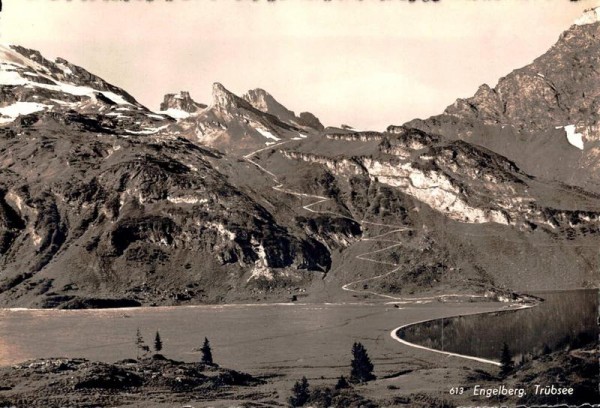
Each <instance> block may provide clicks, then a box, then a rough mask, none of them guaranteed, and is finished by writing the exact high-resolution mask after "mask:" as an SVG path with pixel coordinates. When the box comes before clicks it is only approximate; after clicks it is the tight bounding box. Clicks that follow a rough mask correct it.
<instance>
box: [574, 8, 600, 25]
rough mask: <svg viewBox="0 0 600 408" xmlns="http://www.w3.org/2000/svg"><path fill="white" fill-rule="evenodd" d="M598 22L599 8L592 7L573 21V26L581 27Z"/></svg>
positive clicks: (599, 19) (599, 18) (599, 16)
mask: <svg viewBox="0 0 600 408" xmlns="http://www.w3.org/2000/svg"><path fill="white" fill-rule="evenodd" d="M599 21H600V7H594V8H590V9H587V10H585V11H584V12H583V14H582V15H581V17H579V18H578V19H577V20H575V25H578V26H582V25H587V24H594V23H597V22H599Z"/></svg>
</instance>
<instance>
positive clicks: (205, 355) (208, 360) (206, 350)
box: [200, 337, 213, 364]
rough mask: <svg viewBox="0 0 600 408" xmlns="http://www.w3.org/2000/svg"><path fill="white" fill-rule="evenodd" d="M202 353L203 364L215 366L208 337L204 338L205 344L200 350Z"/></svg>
mask: <svg viewBox="0 0 600 408" xmlns="http://www.w3.org/2000/svg"><path fill="white" fill-rule="evenodd" d="M200 351H201V352H202V362H203V363H204V364H213V357H212V350H211V349H210V342H209V341H208V339H207V338H206V337H205V338H204V344H203V345H202V348H201V349H200Z"/></svg>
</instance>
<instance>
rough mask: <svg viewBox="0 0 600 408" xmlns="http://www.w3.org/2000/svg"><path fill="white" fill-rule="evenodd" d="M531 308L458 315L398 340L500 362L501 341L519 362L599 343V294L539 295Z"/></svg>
mask: <svg viewBox="0 0 600 408" xmlns="http://www.w3.org/2000/svg"><path fill="white" fill-rule="evenodd" d="M535 295H537V296H539V297H541V298H543V299H544V301H543V302H542V303H541V304H540V305H538V306H536V307H533V308H529V309H523V310H513V311H507V312H495V313H486V314H479V315H471V316H458V317H453V318H447V319H439V320H433V321H429V322H424V323H419V324H416V325H413V326H409V327H406V328H404V329H401V330H399V331H398V336H399V337H400V338H402V339H404V340H406V341H408V342H411V343H415V344H419V345H422V346H425V347H430V348H433V349H437V350H443V351H448V352H452V353H459V354H464V355H469V356H477V357H483V358H488V359H492V360H499V359H500V354H501V350H502V345H503V343H506V344H507V345H508V347H509V349H510V350H511V351H512V353H513V355H514V356H515V360H517V361H518V360H519V359H520V357H521V356H522V355H525V356H532V355H539V354H542V353H544V352H547V351H548V350H558V349H561V348H562V349H566V348H569V347H571V348H574V347H577V346H579V345H582V344H588V343H592V342H595V343H597V342H598V333H599V330H598V290H577V291H560V292H544V293H536V294H535Z"/></svg>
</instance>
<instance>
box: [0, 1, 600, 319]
mask: <svg viewBox="0 0 600 408" xmlns="http://www.w3.org/2000/svg"><path fill="white" fill-rule="evenodd" d="M594 13H595V12H594ZM594 15H595V14H594ZM599 29H600V23H598V22H597V21H596V20H595V19H593V18H591V17H589V15H588V16H587V17H586V16H584V18H583V19H581V20H579V21H578V24H576V25H574V26H573V27H571V28H570V29H569V30H567V31H566V32H565V33H564V34H563V35H562V36H561V37H560V39H559V41H558V42H557V44H556V45H555V46H554V47H552V48H551V49H550V50H549V51H548V52H547V53H546V54H544V55H543V56H541V57H540V58H538V59H536V60H535V61H534V62H533V63H532V64H530V65H528V66H527V67H524V68H522V69H519V70H516V71H514V72H513V73H511V74H509V75H507V76H506V77H504V78H502V79H501V80H500V81H499V83H498V85H497V86H496V87H495V88H490V87H488V86H482V87H481V88H480V90H479V91H478V92H477V93H476V95H475V96H474V97H473V98H470V99H465V100H458V101H457V102H456V103H455V104H453V105H452V106H450V107H449V108H448V109H447V110H446V111H445V112H444V113H443V114H442V115H439V116H436V117H433V118H430V119H427V120H415V121H412V122H410V123H408V124H406V125H404V126H390V127H389V128H388V129H387V130H386V131H385V132H359V131H355V130H353V129H352V128H349V127H348V126H343V127H342V128H332V127H327V128H325V127H324V126H323V125H322V124H321V122H320V121H319V119H317V118H316V117H315V116H314V115H312V114H310V113H306V112H304V113H300V114H299V115H296V114H295V113H294V112H293V111H291V110H289V109H287V108H286V107H285V106H284V105H282V104H281V103H279V102H278V101H277V100H275V98H273V96H271V95H270V94H269V93H267V92H266V91H264V90H260V89H255V90H251V91H249V92H248V93H247V94H245V95H244V96H243V97H239V96H237V95H235V94H233V93H231V92H229V91H228V90H227V89H225V88H224V87H223V86H222V85H220V84H218V83H217V84H215V85H214V87H213V98H212V99H213V100H212V102H211V104H210V105H208V106H207V105H204V104H201V103H198V102H195V101H194V100H193V99H192V98H191V96H190V95H189V93H187V92H181V93H179V94H168V95H167V96H166V97H165V100H164V102H163V104H162V105H161V107H160V111H159V112H158V113H157V112H153V111H151V110H149V109H147V108H146V107H144V106H142V105H141V104H140V103H139V102H137V101H136V100H135V99H134V98H133V97H132V96H131V95H129V94H128V93H127V92H125V91H124V90H122V89H119V88H118V87H115V86H113V85H110V84H109V83H107V82H105V81H103V80H102V79H100V78H98V77H96V76H94V75H93V74H91V73H89V72H88V71H86V70H84V69H83V68H80V67H77V66H75V65H72V64H70V63H68V62H66V61H64V60H61V59H57V60H56V61H54V62H52V61H49V60H47V59H45V58H44V57H42V55H41V54H39V53H38V52H36V51H31V50H28V49H25V48H21V47H5V48H1V49H0V115H1V116H0V122H1V123H0V163H2V167H1V170H0V305H2V306H29V307H31V306H35V307H62V308H79V307H107V306H124V305H127V306H134V305H150V304H181V303H189V302H191V303H201V302H231V301H239V300H243V301H255V300H275V299H277V300H289V299H293V298H298V297H299V296H300V297H303V298H304V297H306V299H309V300H310V299H320V300H335V299H344V300H347V299H350V298H351V296H355V297H363V296H368V295H369V294H370V295H373V296H375V295H376V294H385V295H387V296H392V297H398V296H408V295H414V294H417V293H419V294H423V293H427V294H431V295H441V294H445V293H462V294H465V293H466V294H469V293H475V294H480V295H482V294H484V293H493V292H494V291H496V292H498V291H509V290H536V289H538V290H539V289H554V288H575V287H591V286H598V284H599V283H600V275H599V271H600V265H599V264H598V256H597V248H598V245H599V244H600V242H598V232H599V227H600V196H599V195H598V194H600V191H598V190H599V189H598V187H597V186H598V183H597V177H598V174H600V173H599V172H598V169H597V168H596V167H597V159H596V155H597V149H598V146H596V144H597V141H596V136H597V134H596V133H597V129H598V115H599V113H600V111H598V104H599V103H600V102H599V101H600V99H599V98H600V89H598V85H597V84H598V83H599V82H598V81H597V80H598V79H599V78H598V77H597V73H596V71H595V68H594V67H595V66H596V65H597V64H596V62H597V56H598V52H597V50H598V46H599V44H598V38H600V37H599V36H598V34H600V33H598V30H599Z"/></svg>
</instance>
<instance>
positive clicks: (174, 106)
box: [160, 91, 206, 113]
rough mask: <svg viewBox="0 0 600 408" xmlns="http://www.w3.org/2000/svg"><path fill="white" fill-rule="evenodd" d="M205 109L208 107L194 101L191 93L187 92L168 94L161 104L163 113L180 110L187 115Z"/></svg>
mask: <svg viewBox="0 0 600 408" xmlns="http://www.w3.org/2000/svg"><path fill="white" fill-rule="evenodd" d="M204 108H206V105H204V104H201V103H198V102H196V101H195V100H193V99H192V97H191V96H190V93H189V92H186V91H181V92H179V93H176V94H166V95H165V97H164V100H163V102H162V103H161V104H160V110H161V111H163V112H165V111H169V110H178V111H183V112H187V113H196V112H198V111H200V110H202V109H204Z"/></svg>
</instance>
